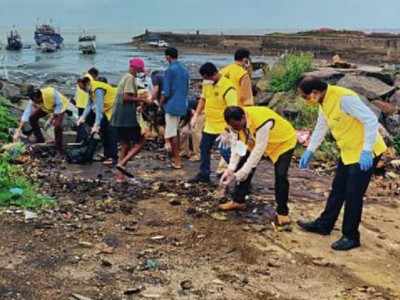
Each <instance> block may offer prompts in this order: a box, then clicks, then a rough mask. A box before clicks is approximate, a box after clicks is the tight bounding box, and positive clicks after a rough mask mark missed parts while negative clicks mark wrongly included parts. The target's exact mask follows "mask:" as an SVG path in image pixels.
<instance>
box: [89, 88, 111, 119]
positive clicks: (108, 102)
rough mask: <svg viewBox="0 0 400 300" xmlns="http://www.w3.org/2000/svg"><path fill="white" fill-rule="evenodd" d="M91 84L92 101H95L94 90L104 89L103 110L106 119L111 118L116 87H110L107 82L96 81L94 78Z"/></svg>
mask: <svg viewBox="0 0 400 300" xmlns="http://www.w3.org/2000/svg"><path fill="white" fill-rule="evenodd" d="M91 86H92V89H91V94H92V100H93V102H94V103H96V97H95V94H96V91H97V90H99V89H100V90H103V91H104V94H105V95H104V108H103V112H104V114H105V115H106V117H107V119H108V120H111V116H112V113H113V108H114V103H115V98H116V96H117V89H116V88H114V87H112V86H111V85H109V84H108V83H105V82H101V81H96V80H93V81H92V83H91Z"/></svg>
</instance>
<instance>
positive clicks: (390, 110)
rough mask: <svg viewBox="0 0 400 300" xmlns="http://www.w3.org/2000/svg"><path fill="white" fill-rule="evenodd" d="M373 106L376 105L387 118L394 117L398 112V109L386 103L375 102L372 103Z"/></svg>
mask: <svg viewBox="0 0 400 300" xmlns="http://www.w3.org/2000/svg"><path fill="white" fill-rule="evenodd" d="M372 104H373V105H375V106H376V107H377V108H379V109H380V110H381V111H382V112H383V113H384V114H385V115H387V116H389V115H393V114H394V113H396V112H397V109H396V107H395V106H394V105H393V104H391V103H389V102H386V101H382V100H375V101H372Z"/></svg>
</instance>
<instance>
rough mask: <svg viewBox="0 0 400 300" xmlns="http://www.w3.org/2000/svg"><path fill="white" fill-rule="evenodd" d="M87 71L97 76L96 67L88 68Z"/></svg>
mask: <svg viewBox="0 0 400 300" xmlns="http://www.w3.org/2000/svg"><path fill="white" fill-rule="evenodd" d="M88 73H89V74H90V75H92V76H93V77H97V76H99V70H97V69H96V68H90V69H89V71H88Z"/></svg>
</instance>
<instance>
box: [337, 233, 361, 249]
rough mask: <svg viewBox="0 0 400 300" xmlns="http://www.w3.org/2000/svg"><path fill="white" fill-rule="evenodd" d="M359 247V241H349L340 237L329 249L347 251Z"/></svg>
mask: <svg viewBox="0 0 400 300" xmlns="http://www.w3.org/2000/svg"><path fill="white" fill-rule="evenodd" d="M360 246H361V244H360V241H359V240H351V239H349V238H347V237H345V236H342V237H341V238H340V239H339V240H337V241H336V242H334V243H333V244H332V245H331V248H332V249H333V250H336V251H348V250H351V249H354V248H358V247H360Z"/></svg>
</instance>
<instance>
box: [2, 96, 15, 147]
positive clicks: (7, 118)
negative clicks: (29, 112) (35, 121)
mask: <svg viewBox="0 0 400 300" xmlns="http://www.w3.org/2000/svg"><path fill="white" fill-rule="evenodd" d="M17 125H18V122H17V119H16V118H15V117H14V116H13V115H12V114H11V113H10V110H9V109H8V107H7V106H6V105H5V101H4V99H3V98H1V97H0V142H9V141H10V139H11V137H10V135H9V134H8V129H9V128H15V127H17Z"/></svg>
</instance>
